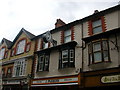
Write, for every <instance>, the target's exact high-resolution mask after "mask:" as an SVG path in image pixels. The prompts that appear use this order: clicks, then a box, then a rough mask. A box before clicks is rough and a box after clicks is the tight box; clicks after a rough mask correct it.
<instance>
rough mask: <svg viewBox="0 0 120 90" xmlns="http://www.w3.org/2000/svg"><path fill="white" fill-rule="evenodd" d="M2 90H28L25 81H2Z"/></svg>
mask: <svg viewBox="0 0 120 90" xmlns="http://www.w3.org/2000/svg"><path fill="white" fill-rule="evenodd" d="M2 83H3V89H2V90H28V83H27V80H26V79H21V80H4V81H3V82H2Z"/></svg>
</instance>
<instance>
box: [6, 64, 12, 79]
mask: <svg viewBox="0 0 120 90" xmlns="http://www.w3.org/2000/svg"><path fill="white" fill-rule="evenodd" d="M9 69H10V73H8V70H9ZM12 69H13V66H11V67H8V68H7V77H12V71H13V70H12Z"/></svg>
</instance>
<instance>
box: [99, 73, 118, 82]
mask: <svg viewBox="0 0 120 90" xmlns="http://www.w3.org/2000/svg"><path fill="white" fill-rule="evenodd" d="M101 82H102V83H115V82H120V74H118V75H111V76H103V77H102V78H101Z"/></svg>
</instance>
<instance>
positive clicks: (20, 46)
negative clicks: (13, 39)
mask: <svg viewBox="0 0 120 90" xmlns="http://www.w3.org/2000/svg"><path fill="white" fill-rule="evenodd" d="M25 44H26V40H25V39H23V40H21V41H19V42H18V44H17V47H16V54H21V53H24V51H25Z"/></svg>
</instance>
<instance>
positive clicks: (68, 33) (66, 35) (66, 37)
mask: <svg viewBox="0 0 120 90" xmlns="http://www.w3.org/2000/svg"><path fill="white" fill-rule="evenodd" d="M71 33H72V32H71V30H70V29H69V30H66V31H64V43H67V42H70V41H71Z"/></svg>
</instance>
